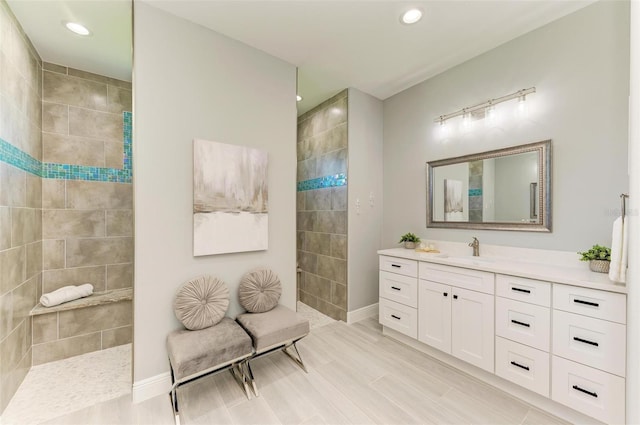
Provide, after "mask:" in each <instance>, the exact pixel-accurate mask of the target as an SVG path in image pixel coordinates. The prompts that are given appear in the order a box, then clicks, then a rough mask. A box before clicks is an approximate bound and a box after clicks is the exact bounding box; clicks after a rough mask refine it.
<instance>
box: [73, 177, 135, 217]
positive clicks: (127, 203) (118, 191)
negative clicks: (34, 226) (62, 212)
mask: <svg viewBox="0 0 640 425" xmlns="http://www.w3.org/2000/svg"><path fill="white" fill-rule="evenodd" d="M66 207H67V208H75V209H101V208H102V209H113V210H117V209H132V208H133V187H132V186H131V184H127V183H108V182H86V181H79V180H68V181H67V205H66Z"/></svg>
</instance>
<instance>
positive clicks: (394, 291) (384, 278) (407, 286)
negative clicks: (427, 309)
mask: <svg viewBox="0 0 640 425" xmlns="http://www.w3.org/2000/svg"><path fill="white" fill-rule="evenodd" d="M380 296H381V297H382V298H386V299H388V300H391V301H395V302H398V303H400V304H404V305H406V306H409V307H413V308H416V307H418V279H416V278H415V277H409V276H402V275H399V274H395V273H389V272H385V271H381V272H380Z"/></svg>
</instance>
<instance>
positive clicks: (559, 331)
mask: <svg viewBox="0 0 640 425" xmlns="http://www.w3.org/2000/svg"><path fill="white" fill-rule="evenodd" d="M553 354H555V355H558V356H561V357H564V358H565V359H569V360H574V361H576V362H579V363H583V364H585V365H587V366H591V367H595V368H598V369H601V370H604V371H606V372H609V373H613V374H615V375H618V376H625V358H626V326H625V325H621V324H619V323H612V322H607V321H605V320H599V319H593V318H591V317H585V316H580V315H578V314H572V313H567V312H564V311H557V310H555V311H554V312H553Z"/></svg>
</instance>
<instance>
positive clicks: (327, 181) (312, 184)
mask: <svg viewBox="0 0 640 425" xmlns="http://www.w3.org/2000/svg"><path fill="white" fill-rule="evenodd" d="M346 185H347V176H346V174H344V173H340V174H334V175H331V176H324V177H318V178H316V179H311V180H304V181H301V182H298V185H297V191H298V192H304V191H305V190H315V189H323V188H325V187H338V186H346Z"/></svg>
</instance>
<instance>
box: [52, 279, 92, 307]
mask: <svg viewBox="0 0 640 425" xmlns="http://www.w3.org/2000/svg"><path fill="white" fill-rule="evenodd" d="M91 294H93V285H92V284H90V283H85V284H84V285H80V286H64V287H62V288H60V289H56V290H55V291H53V292H49V293H48V294H44V295H42V296H41V297H40V304H42V305H43V306H45V307H53V306H54V305H58V304H62V303H66V302H67V301H73V300H77V299H78V298H83V297H88V296H89V295H91Z"/></svg>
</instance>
